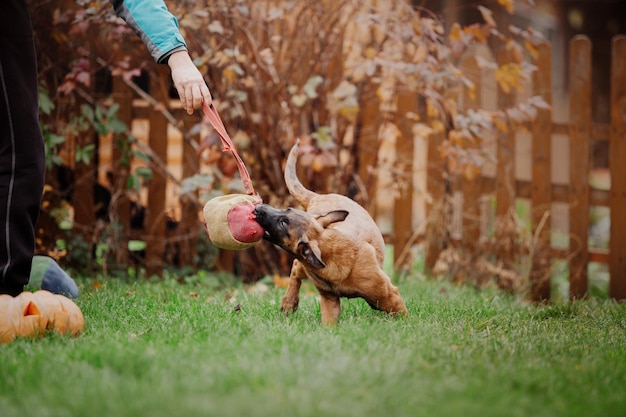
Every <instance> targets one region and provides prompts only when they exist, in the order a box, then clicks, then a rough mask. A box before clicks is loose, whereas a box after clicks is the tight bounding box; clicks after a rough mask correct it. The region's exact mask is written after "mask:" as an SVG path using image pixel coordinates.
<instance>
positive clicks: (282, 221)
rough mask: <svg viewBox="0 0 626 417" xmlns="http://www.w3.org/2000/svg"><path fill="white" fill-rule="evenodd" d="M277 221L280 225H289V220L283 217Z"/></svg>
mask: <svg viewBox="0 0 626 417" xmlns="http://www.w3.org/2000/svg"><path fill="white" fill-rule="evenodd" d="M279 223H280V225H281V226H282V227H287V226H289V220H287V219H285V218H283V219H280V221H279Z"/></svg>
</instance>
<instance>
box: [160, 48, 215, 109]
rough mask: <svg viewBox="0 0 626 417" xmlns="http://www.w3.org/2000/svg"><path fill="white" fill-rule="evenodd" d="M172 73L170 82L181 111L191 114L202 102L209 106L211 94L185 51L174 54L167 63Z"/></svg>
mask: <svg viewBox="0 0 626 417" xmlns="http://www.w3.org/2000/svg"><path fill="white" fill-rule="evenodd" d="M167 64H168V65H169V66H170V69H171V71H172V81H174V86H175V87H176V90H178V95H179V97H180V101H181V103H182V105H183V109H185V110H186V111H187V113H189V114H192V113H193V110H194V109H198V108H200V107H201V106H202V102H203V101H204V102H206V103H207V105H210V104H211V92H210V91H209V87H207V85H206V82H205V81H204V78H202V74H200V71H198V68H196V66H195V65H194V63H193V61H192V60H191V57H190V56H189V54H188V53H187V51H178V52H174V53H173V54H172V55H171V56H170V57H169V60H168V61H167Z"/></svg>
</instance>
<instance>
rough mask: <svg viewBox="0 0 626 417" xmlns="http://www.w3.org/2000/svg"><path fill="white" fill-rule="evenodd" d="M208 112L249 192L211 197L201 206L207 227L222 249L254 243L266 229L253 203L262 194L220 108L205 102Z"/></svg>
mask: <svg viewBox="0 0 626 417" xmlns="http://www.w3.org/2000/svg"><path fill="white" fill-rule="evenodd" d="M202 109H203V110H204V114H205V116H206V117H207V118H208V119H209V122H211V125H212V126H213V128H214V129H215V130H216V131H217V133H218V135H219V137H220V139H221V141H222V144H223V145H224V151H230V152H231V153H232V154H233V156H234V157H235V160H236V161H237V167H238V168H239V175H240V176H241V181H242V182H243V186H244V189H245V190H246V193H247V195H246V194H228V195H222V196H219V197H215V198H212V199H211V200H209V201H208V202H207V203H206V204H205V205H204V209H203V210H202V214H203V217H204V222H205V224H206V230H207V233H208V234H209V238H210V239H211V242H212V243H213V244H214V245H215V246H217V247H218V248H221V249H229V250H240V249H246V248H249V247H251V246H254V245H255V244H256V243H257V242H259V241H260V240H261V239H262V238H263V233H264V230H263V228H262V227H261V225H260V224H259V223H257V221H256V220H255V215H254V206H255V205H257V204H259V203H261V198H260V197H259V196H258V195H256V194H255V192H254V188H253V187H252V180H251V179H250V174H249V173H248V170H247V169H246V166H245V165H244V163H243V160H242V159H241V157H239V154H237V151H236V150H235V147H234V145H233V142H232V140H231V139H230V136H228V133H227V132H226V128H225V127H224V123H223V122H222V120H221V118H220V116H219V114H218V113H217V110H216V109H215V107H214V106H213V104H211V105H210V106H209V105H207V104H206V103H204V104H203V107H202Z"/></svg>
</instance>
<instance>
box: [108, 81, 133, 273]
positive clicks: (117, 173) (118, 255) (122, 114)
mask: <svg viewBox="0 0 626 417" xmlns="http://www.w3.org/2000/svg"><path fill="white" fill-rule="evenodd" d="M112 96H113V100H114V101H115V102H116V103H117V104H118V105H119V106H120V107H119V109H118V111H117V118H118V119H119V120H120V121H122V122H124V124H125V125H126V126H127V127H128V130H129V131H130V130H131V128H132V123H133V97H134V93H133V89H132V88H130V86H128V85H127V84H126V83H125V82H124V80H122V77H121V76H117V77H113V94H112ZM118 139H119V138H113V141H114V143H113V155H112V161H111V162H112V163H113V164H114V165H113V169H112V173H113V183H112V184H110V186H111V189H112V192H113V193H114V194H115V195H116V196H117V198H115V199H114V201H113V208H112V209H113V211H114V212H115V213H116V214H117V216H118V221H119V223H120V225H121V227H120V228H113V230H114V232H113V233H119V234H120V235H119V236H117V239H115V241H119V242H120V243H121V244H120V245H117V247H116V248H115V249H114V251H115V252H114V256H115V261H116V262H117V263H118V264H119V265H126V264H127V263H128V255H129V254H128V240H129V239H130V238H131V235H130V200H129V199H128V196H127V195H126V192H125V191H126V185H127V184H128V176H129V167H130V161H126V162H125V165H124V162H123V160H124V155H122V149H121V148H120V146H117V143H116V141H117V140H118ZM125 145H127V146H130V145H129V144H125Z"/></svg>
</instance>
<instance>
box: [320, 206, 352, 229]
mask: <svg viewBox="0 0 626 417" xmlns="http://www.w3.org/2000/svg"><path fill="white" fill-rule="evenodd" d="M348 214H350V212H349V211H347V210H333V211H329V212H328V213H326V214H318V215H316V216H315V220H317V222H318V223H319V224H321V225H322V227H323V228H324V229H325V228H327V227H328V226H330V225H331V224H333V223H337V222H342V221H344V220H345V219H346V217H348Z"/></svg>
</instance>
